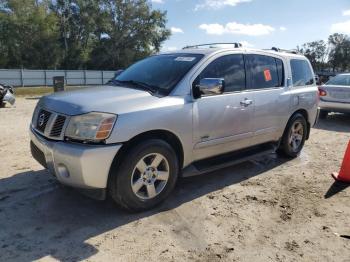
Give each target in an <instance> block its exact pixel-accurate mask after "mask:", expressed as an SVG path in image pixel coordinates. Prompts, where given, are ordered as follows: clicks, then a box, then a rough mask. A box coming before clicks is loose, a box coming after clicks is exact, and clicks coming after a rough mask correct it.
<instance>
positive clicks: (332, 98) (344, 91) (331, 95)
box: [318, 74, 350, 118]
mask: <svg viewBox="0 0 350 262" xmlns="http://www.w3.org/2000/svg"><path fill="white" fill-rule="evenodd" d="M318 89H319V92H320V104H319V106H320V109H321V111H320V118H326V117H327V115H328V113H330V112H339V113H350V74H339V75H337V76H335V77H333V78H332V79H330V80H329V81H328V82H327V83H325V84H324V85H323V86H321V87H319V88H318Z"/></svg>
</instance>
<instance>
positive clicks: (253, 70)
mask: <svg viewBox="0 0 350 262" xmlns="http://www.w3.org/2000/svg"><path fill="white" fill-rule="evenodd" d="M247 62H248V68H249V73H250V79H251V83H250V85H249V86H250V89H261V88H273V87H279V86H283V62H282V61H281V60H280V59H276V58H274V57H270V56H264V55H247Z"/></svg>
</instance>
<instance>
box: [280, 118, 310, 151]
mask: <svg viewBox="0 0 350 262" xmlns="http://www.w3.org/2000/svg"><path fill="white" fill-rule="evenodd" d="M307 132H308V130H307V123H306V119H305V118H304V116H303V115H301V114H299V113H297V114H295V115H293V116H292V118H291V119H290V120H289V121H288V124H287V127H286V129H285V131H284V134H283V137H282V139H281V144H280V147H279V148H278V150H277V153H279V154H281V155H283V156H287V157H290V158H295V157H297V156H298V155H299V154H300V152H301V150H302V149H303V147H304V143H305V140H306V136H307ZM292 135H293V138H292Z"/></svg>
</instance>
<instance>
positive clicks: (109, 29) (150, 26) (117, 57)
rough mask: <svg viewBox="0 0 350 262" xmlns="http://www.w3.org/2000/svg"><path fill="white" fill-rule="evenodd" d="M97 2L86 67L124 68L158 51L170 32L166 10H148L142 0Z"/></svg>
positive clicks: (144, 0)
mask: <svg viewBox="0 0 350 262" xmlns="http://www.w3.org/2000/svg"><path fill="white" fill-rule="evenodd" d="M101 6H102V8H101V13H100V18H101V20H100V23H99V24H98V29H97V38H98V39H99V41H98V42H96V46H95V48H94V49H93V51H92V53H91V59H90V62H89V67H90V68H108V69H117V68H125V67H127V66H128V65H130V64H131V63H132V62H134V61H135V60H138V59H141V58H144V57H145V56H148V55H150V54H153V53H155V52H158V51H159V49H160V47H161V44H162V42H163V41H165V40H166V39H167V38H168V37H169V36H170V31H169V30H168V29H167V28H166V22H167V20H166V12H161V11H159V10H152V7H151V6H150V4H148V3H147V1H146V0H102V1H101Z"/></svg>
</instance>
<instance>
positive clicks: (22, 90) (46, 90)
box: [15, 86, 83, 96]
mask: <svg viewBox="0 0 350 262" xmlns="http://www.w3.org/2000/svg"><path fill="white" fill-rule="evenodd" d="M80 88H83V86H66V87H65V90H67V91H68V90H75V89H80ZM51 93H53V87H48V86H33V87H17V88H15V95H16V96H43V95H48V94H51Z"/></svg>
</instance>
